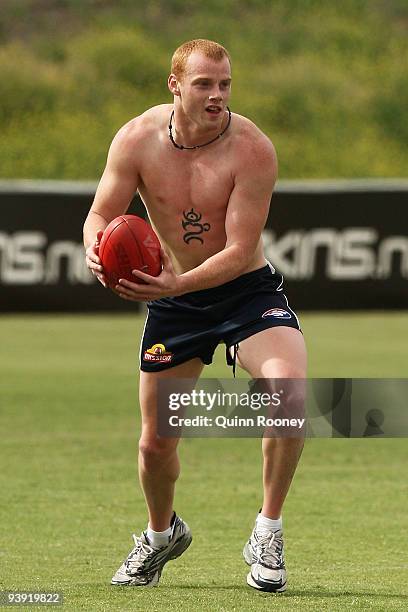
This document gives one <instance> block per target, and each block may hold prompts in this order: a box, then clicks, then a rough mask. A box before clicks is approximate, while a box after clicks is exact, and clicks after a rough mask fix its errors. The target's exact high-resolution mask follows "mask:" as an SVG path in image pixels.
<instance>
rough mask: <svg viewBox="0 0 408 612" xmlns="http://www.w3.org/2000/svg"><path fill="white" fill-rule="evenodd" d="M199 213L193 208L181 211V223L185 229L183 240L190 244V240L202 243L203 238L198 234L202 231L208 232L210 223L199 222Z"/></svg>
mask: <svg viewBox="0 0 408 612" xmlns="http://www.w3.org/2000/svg"><path fill="white" fill-rule="evenodd" d="M201 217H202V215H201V213H199V212H196V211H195V210H194V208H192V209H191V210H189V211H188V212H185V211H183V220H182V222H181V225H182V226H183V229H184V231H185V234H184V236H183V240H184V242H186V243H187V244H190V242H191V241H192V240H198V241H199V242H201V244H203V242H204V240H203V239H202V238H201V236H200V235H199V234H202V233H203V232H208V230H209V229H210V227H211V225H210V224H209V223H200V221H201Z"/></svg>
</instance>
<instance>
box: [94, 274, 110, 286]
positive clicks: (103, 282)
mask: <svg viewBox="0 0 408 612" xmlns="http://www.w3.org/2000/svg"><path fill="white" fill-rule="evenodd" d="M95 276H96V278H97V279H98V281H99V282H100V283H101V285H103V286H104V287H105V289H106V288H107V286H108V284H107V282H106V281H105V279H104V277H103V276H102V275H101V274H95Z"/></svg>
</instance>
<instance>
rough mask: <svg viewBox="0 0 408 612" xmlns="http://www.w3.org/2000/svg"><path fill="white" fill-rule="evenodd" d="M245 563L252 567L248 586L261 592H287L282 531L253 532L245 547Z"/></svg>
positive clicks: (256, 530)
mask: <svg viewBox="0 0 408 612" xmlns="http://www.w3.org/2000/svg"><path fill="white" fill-rule="evenodd" d="M243 555H244V559H245V562H246V563H247V564H248V565H250V566H251V571H250V572H249V574H248V576H247V584H249V586H251V587H254V589H258V590H259V591H268V592H269V593H282V592H283V591H285V590H286V569H285V559H284V553H283V534H282V530H281V529H279V530H277V531H265V530H261V529H257V528H256V526H255V528H254V530H253V531H252V534H251V537H250V538H249V540H248V542H247V543H246V544H245V546H244V550H243Z"/></svg>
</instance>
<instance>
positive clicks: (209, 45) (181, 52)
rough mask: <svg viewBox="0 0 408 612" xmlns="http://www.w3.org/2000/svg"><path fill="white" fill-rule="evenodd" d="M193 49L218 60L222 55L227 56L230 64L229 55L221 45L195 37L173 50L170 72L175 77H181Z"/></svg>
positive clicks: (222, 57)
mask: <svg viewBox="0 0 408 612" xmlns="http://www.w3.org/2000/svg"><path fill="white" fill-rule="evenodd" d="M194 51H199V52H200V53H202V54H203V55H204V56H205V57H208V58H209V59H212V60H214V61H216V62H220V61H221V60H222V59H224V57H226V58H228V61H229V63H230V64H231V57H230V54H229V53H228V51H227V50H226V49H225V47H223V46H222V45H219V44H218V43H216V42H214V41H212V40H206V39H205V38H197V39H195V40H188V41H187V42H185V43H183V44H182V45H180V47H178V49H176V50H175V52H174V53H173V57H172V59H171V72H172V74H174V75H175V76H176V77H177V79H179V80H180V79H181V77H182V76H183V75H184V72H185V69H186V64H187V60H188V58H189V57H190V55H191V54H192V53H193V52H194Z"/></svg>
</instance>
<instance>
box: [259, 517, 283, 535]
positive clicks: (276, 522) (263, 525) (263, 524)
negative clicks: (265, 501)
mask: <svg viewBox="0 0 408 612" xmlns="http://www.w3.org/2000/svg"><path fill="white" fill-rule="evenodd" d="M256 526H257V527H258V528H259V529H262V530H263V529H264V530H265V531H277V530H278V529H282V517H281V516H280V517H279V518H278V519H270V518H268V517H267V516H263V514H261V513H259V514H258V516H257V517H256Z"/></svg>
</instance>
